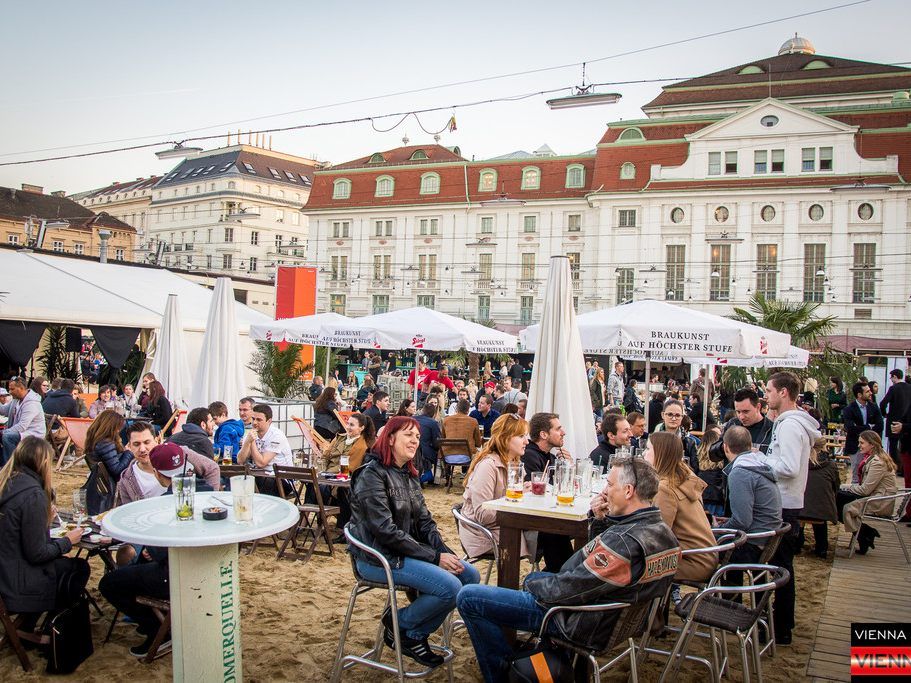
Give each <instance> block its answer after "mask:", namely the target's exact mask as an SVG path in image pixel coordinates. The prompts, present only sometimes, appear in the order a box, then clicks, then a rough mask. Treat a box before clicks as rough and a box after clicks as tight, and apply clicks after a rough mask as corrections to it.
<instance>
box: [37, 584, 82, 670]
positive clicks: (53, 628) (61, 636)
mask: <svg viewBox="0 0 911 683" xmlns="http://www.w3.org/2000/svg"><path fill="white" fill-rule="evenodd" d="M44 632H45V635H47V636H48V637H49V639H50V642H49V643H48V644H47V645H46V650H45V656H46V657H47V673H49V674H70V673H73V672H74V671H75V670H76V669H77V668H79V665H80V664H82V662H84V661H85V660H86V659H88V658H89V657H90V656H91V654H92V653H93V652H94V651H95V646H94V645H93V644H92V623H91V619H90V617H89V602H88V600H86V598H85V596H80V597H79V598H77V600H76V601H75V602H74V603H73V605H72V606H71V607H68V608H66V609H64V610H61V611H60V612H58V613H57V614H55V615H54V616H52V617H50V618H49V619H48V620H47V622H45V624H44Z"/></svg>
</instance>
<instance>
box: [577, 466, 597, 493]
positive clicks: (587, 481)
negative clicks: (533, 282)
mask: <svg viewBox="0 0 911 683" xmlns="http://www.w3.org/2000/svg"><path fill="white" fill-rule="evenodd" d="M593 464H594V463H592V461H591V459H589V458H579V459H578V460H577V461H576V477H578V479H579V495H580V496H587V495H588V494H589V493H590V488H591V481H592V474H591V472H592V465H593Z"/></svg>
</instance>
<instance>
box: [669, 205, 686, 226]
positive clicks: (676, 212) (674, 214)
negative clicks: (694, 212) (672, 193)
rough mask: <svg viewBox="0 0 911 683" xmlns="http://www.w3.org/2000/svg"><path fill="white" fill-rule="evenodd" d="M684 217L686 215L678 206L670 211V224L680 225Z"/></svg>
mask: <svg viewBox="0 0 911 683" xmlns="http://www.w3.org/2000/svg"><path fill="white" fill-rule="evenodd" d="M685 217H686V214H685V213H684V212H683V209H681V208H680V207H679V206H676V207H674V208H673V209H671V223H682V222H683V219H684V218H685Z"/></svg>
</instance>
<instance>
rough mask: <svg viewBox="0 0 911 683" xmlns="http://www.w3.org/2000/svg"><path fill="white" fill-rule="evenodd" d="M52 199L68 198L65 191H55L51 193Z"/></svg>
mask: <svg viewBox="0 0 911 683" xmlns="http://www.w3.org/2000/svg"><path fill="white" fill-rule="evenodd" d="M51 196H52V197H66V192H65V191H63V190H54V191H53V192H51Z"/></svg>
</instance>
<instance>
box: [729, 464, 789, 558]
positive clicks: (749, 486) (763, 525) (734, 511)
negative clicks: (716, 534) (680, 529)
mask: <svg viewBox="0 0 911 683" xmlns="http://www.w3.org/2000/svg"><path fill="white" fill-rule="evenodd" d="M724 473H725V474H726V475H727V479H728V501H729V502H730V505H731V517H730V519H728V521H727V522H725V523H724V524H722V525H721V526H722V527H724V528H726V529H740V530H741V531H745V532H746V533H748V534H752V533H756V532H758V531H773V530H774V529H777V528H778V527H780V526H781V494H780V493H779V492H778V484H777V483H776V477H775V473H774V472H773V471H772V468H771V467H769V466H768V465H766V464H764V463H763V462H762V460H761V459H760V457H759V454H758V453H754V452H753V451H747V452H746V453H741V454H740V455H738V456H737V459H736V460H734V462H732V463H731V464H730V465H728V466H727V467H725V468H724ZM755 545H761V544H760V543H756V544H755ZM762 545H764V544H762Z"/></svg>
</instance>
